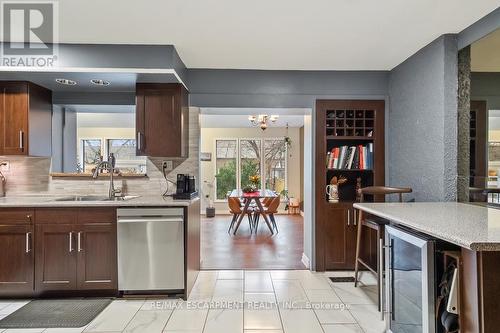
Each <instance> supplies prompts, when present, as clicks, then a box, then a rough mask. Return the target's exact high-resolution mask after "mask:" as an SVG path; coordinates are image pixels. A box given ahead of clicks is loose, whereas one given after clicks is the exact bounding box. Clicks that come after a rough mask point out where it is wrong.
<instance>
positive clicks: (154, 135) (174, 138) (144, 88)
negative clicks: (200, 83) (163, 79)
mask: <svg viewBox="0 0 500 333" xmlns="http://www.w3.org/2000/svg"><path fill="white" fill-rule="evenodd" d="M136 129H137V133H136V135H137V138H136V139H137V145H136V147H137V155H141V156H150V157H171V158H187V156H188V150H189V149H188V147H189V146H188V141H189V103H188V92H187V90H186V88H184V86H183V85H182V84H180V83H140V84H137V85H136Z"/></svg>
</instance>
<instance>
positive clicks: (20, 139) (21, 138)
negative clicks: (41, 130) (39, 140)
mask: <svg viewBox="0 0 500 333" xmlns="http://www.w3.org/2000/svg"><path fill="white" fill-rule="evenodd" d="M19 149H21V150H23V149H24V133H23V131H22V130H20V131H19Z"/></svg>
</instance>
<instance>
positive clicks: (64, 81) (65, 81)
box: [56, 79, 76, 86]
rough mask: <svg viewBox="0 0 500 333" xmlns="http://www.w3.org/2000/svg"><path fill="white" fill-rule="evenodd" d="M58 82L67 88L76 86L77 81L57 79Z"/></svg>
mask: <svg viewBox="0 0 500 333" xmlns="http://www.w3.org/2000/svg"><path fill="white" fill-rule="evenodd" d="M56 82H57V83H59V84H64V85H66V86H75V85H76V81H73V80H68V79H56Z"/></svg>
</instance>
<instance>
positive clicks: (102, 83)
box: [90, 79, 109, 86]
mask: <svg viewBox="0 0 500 333" xmlns="http://www.w3.org/2000/svg"><path fill="white" fill-rule="evenodd" d="M90 83H92V84H95V85H96V86H109V81H105V80H100V79H92V80H90Z"/></svg>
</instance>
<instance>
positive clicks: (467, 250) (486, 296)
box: [354, 202, 500, 333]
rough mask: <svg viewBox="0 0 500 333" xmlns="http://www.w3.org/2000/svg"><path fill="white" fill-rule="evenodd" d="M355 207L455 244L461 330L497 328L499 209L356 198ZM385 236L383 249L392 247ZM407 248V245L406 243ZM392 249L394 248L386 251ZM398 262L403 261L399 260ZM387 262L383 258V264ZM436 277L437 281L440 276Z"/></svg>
mask: <svg viewBox="0 0 500 333" xmlns="http://www.w3.org/2000/svg"><path fill="white" fill-rule="evenodd" d="M354 207H355V208H357V209H360V210H362V211H364V212H365V213H369V214H372V215H375V216H378V217H382V218H384V219H387V220H389V221H390V224H391V226H395V227H396V228H401V230H404V232H407V233H408V234H414V235H421V234H424V235H426V236H430V237H431V238H435V239H437V240H440V241H444V243H445V244H452V245H455V246H457V248H458V249H459V251H458V253H459V256H460V264H459V281H460V282H459V318H460V332H462V333H463V332H471V333H472V332H496V331H497V330H498V327H499V325H500V318H499V316H498V313H500V304H499V303H498V298H499V297H500V284H499V283H498V276H499V274H500V265H499V264H500V210H498V209H494V208H488V207H485V206H480V205H473V204H463V203H456V202H446V203H443V202H442V203H437V202H436V203H357V204H354ZM387 240H388V238H387V236H386V248H391V247H393V243H392V242H391V243H390V244H388V242H387ZM405 250H408V247H407V248H406V249H405ZM394 251H395V250H394V249H392V250H391V251H390V253H394ZM402 252H404V251H402ZM393 255H394V254H393ZM386 258H390V260H387V261H390V264H391V265H394V266H396V265H398V263H397V262H398V261H400V262H401V260H399V259H401V258H397V257H396V258H394V257H391V256H387V253H386ZM395 262H396V263H395ZM399 265H400V266H401V263H399ZM387 267H388V266H387V263H386V269H387ZM396 270H397V269H396ZM419 270H422V274H423V272H424V270H425V268H423V265H422V267H420V269H417V271H419ZM391 274H392V273H389V274H388V276H391ZM401 275H402V274H401ZM390 279H391V278H389V280H390ZM406 282H408V281H406ZM434 282H435V283H439V280H438V281H434ZM393 283H394V282H391V284H392V285H391V289H394V284H393ZM424 306H425V305H424ZM393 310H394V309H393ZM389 311H392V310H391V309H389ZM394 311H395V310H394Z"/></svg>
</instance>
